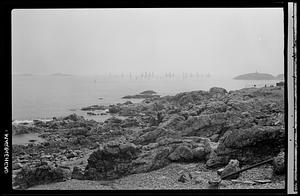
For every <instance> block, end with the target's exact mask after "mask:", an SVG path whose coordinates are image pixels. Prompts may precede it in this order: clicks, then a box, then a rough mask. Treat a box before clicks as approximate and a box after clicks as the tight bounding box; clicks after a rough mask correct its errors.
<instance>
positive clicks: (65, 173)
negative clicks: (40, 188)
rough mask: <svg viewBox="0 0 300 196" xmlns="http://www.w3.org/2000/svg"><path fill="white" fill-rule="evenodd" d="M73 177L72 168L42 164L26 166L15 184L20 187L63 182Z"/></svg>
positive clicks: (18, 174) (18, 175)
mask: <svg viewBox="0 0 300 196" xmlns="http://www.w3.org/2000/svg"><path fill="white" fill-rule="evenodd" d="M70 178H71V170H70V168H67V167H62V166H58V167H54V166H53V165H49V164H41V165H38V166H36V167H29V166H24V167H22V169H21V171H20V172H18V173H17V176H16V177H15V179H14V180H15V185H17V186H19V188H20V189H26V188H28V187H31V186H34V185H39V184H48V183H52V182H62V181H66V180H68V179H70Z"/></svg>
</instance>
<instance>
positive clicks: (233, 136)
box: [206, 126, 285, 167]
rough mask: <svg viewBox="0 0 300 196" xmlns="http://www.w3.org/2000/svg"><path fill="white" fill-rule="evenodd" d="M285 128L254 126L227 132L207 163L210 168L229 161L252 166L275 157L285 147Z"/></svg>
mask: <svg viewBox="0 0 300 196" xmlns="http://www.w3.org/2000/svg"><path fill="white" fill-rule="evenodd" d="M284 139H285V131H284V128H283V127H274V126H253V127H251V128H246V129H235V130H229V131H227V132H226V133H225V134H224V136H223V137H222V138H221V139H220V140H219V145H218V147H217V148H216V150H215V152H214V153H215V154H212V155H211V157H210V159H209V160H208V161H207V163H206V164H207V166H208V167H217V166H220V165H224V164H226V163H227V162H228V161H229V159H237V160H239V161H240V162H241V163H242V164H252V163H257V162H260V161H263V160H265V159H266V158H268V157H269V158H270V157H274V156H276V155H277V154H278V153H279V152H280V149H281V148H283V147H284Z"/></svg>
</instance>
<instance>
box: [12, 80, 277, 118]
mask: <svg viewBox="0 0 300 196" xmlns="http://www.w3.org/2000/svg"><path fill="white" fill-rule="evenodd" d="M12 80H13V81H12V94H13V95H12V114H13V115H12V120H19V121H20V120H21V121H22V120H33V119H51V118H53V117H59V116H65V115H68V114H71V113H77V114H79V115H82V116H84V117H85V118H88V119H94V120H97V121H103V120H105V119H106V118H109V117H110V116H109V115H106V116H100V115H99V116H88V115H87V114H86V111H81V110H80V109H81V108H82V107H85V106H90V105H94V104H99V105H109V104H115V103H123V102H125V101H127V100H126V99H122V97H123V96H125V95H133V94H138V93H140V92H142V91H144V90H154V91H156V92H157V93H158V94H159V95H162V96H164V95H175V94H177V93H180V92H187V91H193V90H209V89H210V88H211V87H222V88H225V89H226V90H228V91H229V90H237V89H241V88H246V87H253V85H256V86H257V87H262V86H264V85H276V82H278V81H277V80H268V81H262V80H260V81H243V80H233V79H232V78H230V77H208V78H207V77H203V78H199V77H198V78H196V77H194V78H185V79H184V78H182V77H179V76H178V77H174V78H166V77H154V78H147V79H145V78H144V79H142V78H129V77H104V76H21V75H20V76H16V75H14V76H13V78H12ZM131 101H132V102H139V101H141V100H133V99H131Z"/></svg>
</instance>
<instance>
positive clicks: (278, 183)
mask: <svg viewBox="0 0 300 196" xmlns="http://www.w3.org/2000/svg"><path fill="white" fill-rule="evenodd" d="M188 173H190V174H191V175H190V176H191V177H192V178H187V181H186V182H185V183H182V182H179V181H178V178H179V177H180V176H181V175H182V174H188ZM218 178H219V177H218V175H217V172H216V170H208V169H206V168H205V166H204V164H203V163H198V164H197V163H189V164H182V163H172V164H170V165H168V166H166V167H165V168H162V169H159V170H156V171H152V172H148V173H140V174H133V175H129V176H126V177H123V178H120V179H116V180H113V181H90V180H75V179H71V180H68V181H65V182H58V183H52V184H45V185H38V186H34V187H30V188H29V189H28V190H155V189H156V190H165V189H200V190H201V189H209V187H208V185H209V184H208V181H210V180H212V179H218ZM237 180H238V182H232V181H230V180H222V181H221V183H220V186H219V189H284V188H285V176H284V175H283V176H273V169H272V166H271V165H263V166H260V167H257V168H253V169H250V170H248V171H245V172H243V173H241V175H240V177H239V178H238V179H237ZM255 180H270V182H269V183H254V184H249V183H243V182H247V181H252V182H253V181H255Z"/></svg>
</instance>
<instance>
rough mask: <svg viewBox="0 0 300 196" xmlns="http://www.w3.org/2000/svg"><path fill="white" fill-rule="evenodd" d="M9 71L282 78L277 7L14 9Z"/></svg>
mask: <svg viewBox="0 0 300 196" xmlns="http://www.w3.org/2000/svg"><path fill="white" fill-rule="evenodd" d="M12 33H13V37H12V38H13V43H12V46H13V65H12V69H13V73H14V74H20V73H34V74H49V73H57V72H61V73H70V74H105V73H108V72H112V73H122V72H124V73H129V72H136V73H139V72H146V71H147V72H156V73H158V72H162V73H164V72H178V73H181V72H183V71H185V72H199V73H205V74H206V73H210V74H211V75H213V74H216V75H220V74H225V75H232V76H234V75H236V74H242V73H249V72H255V71H256V70H257V71H258V72H266V73H271V74H274V75H277V74H280V73H283V69H284V68H283V67H284V64H283V59H284V53H283V43H284V40H283V36H284V34H283V9H282V8H238V9H236V8H232V9H231V8H214V9H207V8H192V9H191V8H189V9H188V8H186V9H184V8H173V9H172V8H159V9H153V8H149V9H53V10H51V9H40V10H38V9H35V10H34V9H26V10H21V9H16V10H13V12H12Z"/></svg>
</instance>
